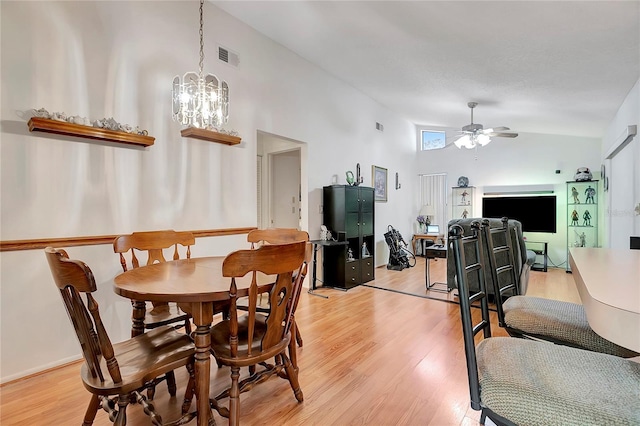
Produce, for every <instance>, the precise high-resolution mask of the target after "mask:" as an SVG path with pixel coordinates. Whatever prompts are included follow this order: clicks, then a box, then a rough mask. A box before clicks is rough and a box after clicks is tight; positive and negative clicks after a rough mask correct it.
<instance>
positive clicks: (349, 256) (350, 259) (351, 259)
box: [347, 247, 355, 262]
mask: <svg viewBox="0 0 640 426" xmlns="http://www.w3.org/2000/svg"><path fill="white" fill-rule="evenodd" d="M354 260H355V259H354V258H353V250H351V247H349V250H347V261H348V262H351V261H354Z"/></svg>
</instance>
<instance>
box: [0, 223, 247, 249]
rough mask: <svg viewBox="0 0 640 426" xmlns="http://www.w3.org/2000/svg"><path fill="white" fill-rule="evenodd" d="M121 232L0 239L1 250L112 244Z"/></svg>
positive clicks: (235, 231)
mask: <svg viewBox="0 0 640 426" xmlns="http://www.w3.org/2000/svg"><path fill="white" fill-rule="evenodd" d="M254 229H257V228H256V227H255V226H252V227H246V228H222V229H201V230H198V231H190V232H191V233H192V234H193V236H194V237H196V238H202V237H219V236H223V235H240V234H248V233H249V231H252V230H254ZM118 235H120V234H114V235H92V236H85V237H65V238H37V239H33V240H6V241H0V252H3V251H18V250H38V249H43V248H45V247H48V246H56V247H77V246H93V245H100V244H112V243H113V240H114V239H115V238H116V237H117V236H118Z"/></svg>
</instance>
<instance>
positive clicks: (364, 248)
mask: <svg viewBox="0 0 640 426" xmlns="http://www.w3.org/2000/svg"><path fill="white" fill-rule="evenodd" d="M369 256H371V254H369V250H368V249H367V243H366V242H365V243H362V258H363V259H364V258H365V257H369Z"/></svg>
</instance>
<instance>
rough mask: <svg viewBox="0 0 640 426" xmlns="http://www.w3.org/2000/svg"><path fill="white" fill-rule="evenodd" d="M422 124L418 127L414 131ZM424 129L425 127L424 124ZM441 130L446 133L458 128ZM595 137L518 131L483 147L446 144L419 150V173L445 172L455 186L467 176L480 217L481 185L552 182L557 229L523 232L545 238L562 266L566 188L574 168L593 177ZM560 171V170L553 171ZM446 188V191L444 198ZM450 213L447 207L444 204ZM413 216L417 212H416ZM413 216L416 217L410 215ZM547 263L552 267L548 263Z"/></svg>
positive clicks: (597, 168) (597, 163) (597, 145)
mask: <svg viewBox="0 0 640 426" xmlns="http://www.w3.org/2000/svg"><path fill="white" fill-rule="evenodd" d="M422 129H423V127H419V128H418V134H419V131H420V130H422ZM424 129H426V127H424ZM432 129H434V130H446V131H447V136H448V137H449V136H450V135H451V136H453V135H455V132H456V131H457V130H458V129H444V128H432ZM599 150H600V140H599V139H596V138H582V137H574V136H559V135H545V134H532V133H520V135H519V136H518V137H517V138H514V139H508V138H494V139H493V141H492V142H491V143H489V144H488V145H486V146H484V147H481V148H478V149H472V150H467V149H465V148H463V149H458V148H456V147H455V146H450V147H448V148H445V149H442V150H433V151H419V152H418V154H417V156H418V172H419V173H423V174H428V173H447V174H448V182H449V184H450V185H451V186H456V184H457V181H458V177H459V176H467V177H468V178H469V185H470V186H475V187H476V191H475V199H474V200H473V201H474V215H475V216H477V217H481V216H482V197H483V193H484V189H485V187H490V186H501V187H502V186H514V187H516V188H523V187H524V188H526V186H527V185H552V186H553V190H554V194H555V195H556V196H557V216H556V219H557V231H558V232H557V233H555V234H547V233H534V232H525V237H527V239H529V240H531V241H547V242H548V243H549V257H550V259H551V261H552V262H553V263H554V264H556V265H562V267H564V266H565V264H564V262H566V260H567V249H566V244H567V229H566V225H567V218H568V216H567V214H568V213H567V202H566V200H567V195H566V194H567V189H566V182H567V181H570V180H573V176H574V174H575V172H576V170H577V168H578V167H589V168H590V169H591V170H592V171H597V172H596V173H594V179H597V178H598V175H599V171H600V158H599ZM556 170H560V171H561V173H560V174H556V173H555V171H556ZM450 200H451V189H449V202H451V201H450ZM448 211H449V213H448V214H449V215H451V207H450V206H449V207H448ZM415 213H416V215H417V210H416V212H415ZM414 220H415V215H414ZM550 266H551V265H550Z"/></svg>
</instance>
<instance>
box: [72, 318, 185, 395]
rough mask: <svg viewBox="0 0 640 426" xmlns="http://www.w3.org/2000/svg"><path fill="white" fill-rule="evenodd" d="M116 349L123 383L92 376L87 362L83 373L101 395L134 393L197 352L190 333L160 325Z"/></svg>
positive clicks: (93, 388)
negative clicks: (188, 334) (101, 379)
mask: <svg viewBox="0 0 640 426" xmlns="http://www.w3.org/2000/svg"><path fill="white" fill-rule="evenodd" d="M113 350H114V352H115V357H116V359H117V360H118V364H119V366H120V372H121V374H122V382H120V383H114V382H113V380H112V379H111V377H109V376H108V375H107V376H105V378H104V379H105V380H104V381H100V379H99V378H98V377H91V373H90V372H89V370H88V368H87V365H86V363H85V364H83V366H82V370H81V376H82V380H83V382H84V385H85V387H86V388H87V390H89V391H90V392H92V393H96V394H99V395H113V394H117V393H120V394H125V393H129V392H132V391H134V390H137V389H140V388H141V387H142V386H143V385H144V384H145V383H147V382H150V381H151V380H153V379H154V378H156V377H158V376H159V375H161V374H164V373H165V372H167V371H171V370H173V369H174V368H177V367H179V366H182V365H184V364H185V362H184V360H185V358H188V357H190V356H193V355H194V354H195V346H194V344H193V342H192V341H191V339H190V338H189V336H187V335H186V334H184V333H179V332H177V331H175V330H174V329H173V327H171V326H163V327H158V328H156V329H153V330H150V331H149V332H147V333H144V334H141V335H139V336H136V337H133V338H131V339H129V340H126V341H124V342H121V343H117V344H114V345H113ZM100 362H101V365H102V371H108V369H107V365H106V362H105V360H104V359H102V360H101V361H100ZM151 366H153V368H151ZM114 390H116V391H115V392H114Z"/></svg>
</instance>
